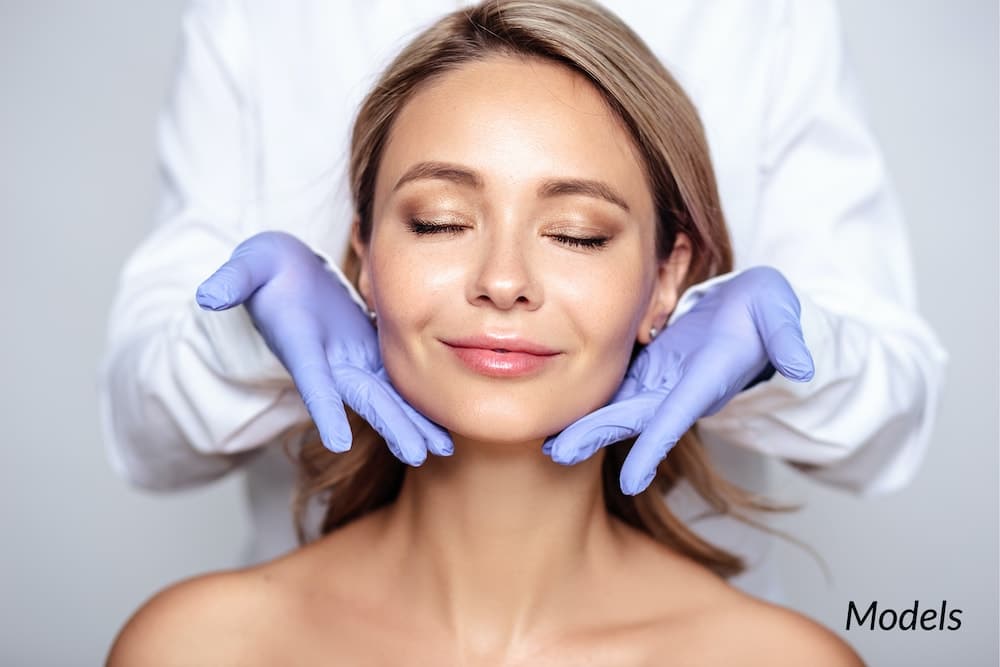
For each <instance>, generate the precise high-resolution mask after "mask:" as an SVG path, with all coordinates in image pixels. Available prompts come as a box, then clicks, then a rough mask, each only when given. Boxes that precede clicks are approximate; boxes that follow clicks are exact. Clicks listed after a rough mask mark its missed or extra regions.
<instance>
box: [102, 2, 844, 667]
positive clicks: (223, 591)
mask: <svg viewBox="0 0 1000 667" xmlns="http://www.w3.org/2000/svg"><path fill="white" fill-rule="evenodd" d="M350 168H351V182H352V189H353V196H354V202H355V209H356V219H355V223H354V230H353V236H352V243H351V251H350V252H349V256H348V258H347V260H346V262H345V271H346V273H347V275H349V276H350V277H351V278H352V280H354V281H355V283H356V285H357V287H358V289H359V291H360V292H361V294H362V296H363V297H364V299H365V301H366V302H367V303H368V305H369V307H370V308H371V310H372V312H373V314H374V319H375V321H376V323H377V327H378V332H379V343H380V349H381V352H382V359H383V361H384V364H385V368H384V370H385V373H386V374H387V376H388V377H389V379H391V381H392V383H393V384H394V386H395V387H396V388H397V390H398V391H399V393H400V394H401V395H402V396H403V397H404V398H405V399H406V400H407V401H408V402H409V404H410V405H412V406H414V407H415V408H416V409H417V410H419V411H420V412H421V413H422V414H424V415H426V416H427V417H428V418H429V419H431V420H433V421H434V422H436V423H437V424H439V425H441V426H442V427H444V428H446V429H447V430H448V431H449V433H450V435H451V438H452V441H453V443H454V452H453V454H452V455H451V456H441V457H430V458H428V460H427V461H426V463H425V464H424V465H423V466H422V467H420V468H412V469H411V468H404V466H403V464H401V463H399V462H398V461H397V460H396V459H394V458H393V457H392V456H391V454H389V453H388V452H387V451H386V447H385V445H384V444H382V443H380V442H378V441H377V435H376V434H375V432H374V430H373V429H371V427H369V426H368V425H367V424H365V423H363V422H362V421H360V420H359V419H357V417H356V416H354V415H352V429H353V432H354V440H355V444H354V447H353V448H352V450H351V451H350V452H348V453H346V454H343V455H334V454H331V453H330V452H328V451H327V450H326V449H325V448H323V446H322V444H321V443H319V442H318V440H317V438H315V437H314V436H313V437H309V438H307V439H306V440H307V441H306V442H305V444H303V445H302V448H301V450H300V452H299V459H300V464H301V480H300V494H299V497H298V498H297V502H296V512H297V514H298V518H299V522H300V527H302V526H303V525H304V513H305V509H306V507H307V505H308V503H309V502H310V501H315V502H318V503H319V504H320V505H321V506H322V505H325V507H326V514H325V518H324V520H323V522H322V532H323V533H324V535H323V536H322V537H321V538H320V539H317V540H315V541H313V542H311V543H309V544H307V545H306V546H303V547H302V548H300V549H298V550H297V551H295V552H293V553H292V554H289V555H288V556H285V557H283V558H280V559H277V560H275V561H272V562H270V563H266V564H264V565H261V566H258V567H254V568H248V569H245V570H240V571H235V572H224V573H215V574H211V575H206V576H203V577H198V578H195V579H192V580H189V581H186V582H182V583H180V584H177V585H175V586H172V587H171V588H169V589H167V590H165V591H163V592H161V593H160V594H158V595H157V596H155V597H154V598H153V599H152V600H150V601H149V602H148V603H146V605H144V606H143V607H142V608H141V609H140V610H139V611H138V612H137V613H136V615H135V616H134V617H133V618H132V619H131V620H130V621H129V623H128V624H127V625H126V627H125V628H124V629H123V631H122V633H121V634H120V636H119V637H118V639H117V641H116V643H115V646H114V647H113V649H112V652H111V656H110V659H109V662H110V664H112V665H129V664H137V665H138V664H141V665H156V664H174V663H183V664H241V665H242V664H265V665H266V664H313V663H316V664H346V665H357V664H384V665H401V664H406V665H410V664H413V665H449V664H467V663H470V662H476V663H480V662H481V663H483V664H530V665H538V664H581V663H586V664H607V665H645V664H650V665H652V664H709V665H715V664H720V665H731V664H740V665H744V664H758V663H759V664H767V665H781V664H789V665H802V664H809V665H858V664H861V663H860V660H859V659H858V658H857V656H856V655H855V654H854V653H853V651H851V649H850V648H849V647H848V646H847V645H846V644H845V643H843V642H842V641H841V640H840V639H839V638H837V637H836V635H834V634H833V633H831V632H829V631H828V630H826V629H824V628H823V627H821V626H819V625H818V624H816V623H813V622H812V621H809V620H808V619H806V618H804V617H802V616H800V615H798V614H795V613H792V612H790V611H787V610H784V609H782V608H779V607H776V606H773V605H769V604H766V603H763V602H760V601H757V600H754V599H753V598H750V597H748V596H746V595H744V594H743V593H740V592H738V591H737V590H736V589H734V588H732V587H730V586H729V585H727V584H726V583H725V581H724V577H726V576H729V575H731V574H734V573H736V572H738V571H739V570H740V568H741V566H742V565H741V563H740V562H739V559H737V558H735V557H734V556H732V555H730V554H727V553H725V552H723V551H721V550H718V549H716V548H714V547H712V546H711V545H710V544H707V543H706V542H704V541H703V540H701V539H699V538H698V537H697V536H696V535H694V534H693V533H692V532H690V531H689V530H688V529H687V528H686V527H685V526H684V525H683V524H682V523H681V522H679V521H677V520H676V519H675V518H674V517H672V516H671V515H670V513H669V512H668V511H667V510H666V507H665V506H664V505H663V503H662V500H661V499H660V495H659V494H660V493H662V492H663V491H665V490H667V489H669V488H671V487H672V486H673V485H674V484H676V483H677V482H678V481H680V480H685V481H686V482H687V483H690V484H691V485H692V486H693V487H694V488H695V489H696V490H697V491H699V492H700V493H701V494H702V495H703V496H705V498H706V499H707V500H708V501H709V502H710V503H712V504H713V505H714V506H715V507H717V508H718V509H719V510H720V511H732V512H735V511H736V510H735V508H736V507H739V506H745V507H766V505H764V504H763V503H760V502H758V501H755V500H753V499H751V498H749V497H747V496H746V495H744V494H741V493H740V492H739V491H738V490H737V489H734V488H733V487H730V486H729V485H727V484H725V482H724V481H723V480H721V479H719V478H717V477H716V476H714V475H713V473H712V471H711V468H710V467H709V466H708V464H707V462H706V461H705V460H704V458H703V456H702V454H701V450H700V449H699V444H698V442H697V440H696V439H695V437H694V435H693V434H688V435H687V436H686V437H685V439H684V440H683V441H682V442H681V443H680V444H679V445H678V446H677V447H676V448H675V450H674V451H673V452H672V453H671V455H670V456H669V457H668V459H667V460H666V461H665V462H664V463H663V464H662V465H661V466H660V469H659V471H658V475H657V478H656V479H655V480H654V484H653V487H651V489H650V490H649V491H647V492H645V493H643V494H641V495H639V496H636V497H630V496H625V495H624V494H622V493H621V492H620V490H619V487H618V482H617V480H618V469H619V468H620V465H621V462H622V459H623V458H624V453H625V452H626V451H627V446H628V443H619V444H618V445H614V446H612V447H610V448H607V449H606V450H604V451H603V452H599V453H598V454H597V455H595V456H593V457H591V458H589V459H587V460H584V461H582V462H580V463H578V464H577V465H572V466H565V467H563V466H559V465H557V464H554V463H553V462H552V460H551V459H549V458H548V457H547V456H545V455H544V454H543V453H542V451H541V447H542V444H543V443H544V441H545V439H546V437H547V436H548V435H551V434H553V433H556V432H558V431H560V430H562V429H563V428H565V427H566V426H567V425H568V424H570V423H572V422H573V421H575V420H576V419H578V418H579V417H580V416H582V415H584V414H587V413H589V412H591V411H593V410H594V409H596V408H598V407H600V406H602V405H604V404H606V403H607V402H608V401H609V400H610V399H611V398H612V395H613V393H614V392H615V390H616V389H617V388H618V387H619V386H620V385H622V378H623V376H624V375H625V371H626V369H627V368H628V367H629V362H630V360H631V359H632V358H633V357H634V355H636V354H637V353H640V350H641V346H642V345H644V344H646V343H648V342H649V341H650V340H651V338H652V337H654V336H655V335H656V333H657V332H658V331H659V330H661V329H662V328H663V326H664V325H665V322H666V321H667V319H668V317H669V316H670V313H671V312H672V310H673V308H674V306H675V305H676V302H677V299H678V298H679V296H680V294H681V293H682V292H683V290H684V289H685V288H686V287H687V286H688V285H690V284H693V283H695V282H699V281H702V280H704V279H706V278H708V277H710V276H712V275H714V274H717V273H721V272H725V271H728V270H729V269H730V265H731V261H732V260H731V254H730V249H729V242H728V238H727V236H726V230H725V225H724V221H723V218H722V213H721V208H720V206H719V200H718V194H717V192H716V187H715V181H714V177H713V174H712V170H711V163H710V160H709V155H708V149H707V147H706V144H705V140H704V137H703V133H702V129H701V126H700V123H699V121H698V118H697V114H696V112H695V110H694V108H693V106H692V105H691V104H690V102H689V101H688V99H687V98H686V96H685V95H684V93H683V91H681V89H680V88H679V87H678V86H677V84H676V83H675V82H674V80H673V79H672V78H671V77H670V75H669V74H668V73H667V72H666V71H665V70H664V69H663V67H662V65H661V64H659V63H658V62H657V61H656V59H655V57H653V56H652V54H651V53H650V52H649V50H648V49H647V48H646V47H645V45H643V44H642V43H641V41H640V40H639V39H638V38H637V37H636V36H635V35H634V34H633V33H632V32H631V31H630V30H629V29H628V28H627V27H625V26H624V25H623V24H621V23H620V22H619V21H618V20H617V19H616V18H615V17H613V16H612V15H610V14H609V13H607V12H606V11H604V10H602V9H600V8H599V7H596V6H594V5H592V4H589V3H584V2H580V1H571V0H560V1H558V2H549V3H544V4H542V3H533V2H517V1H506V2H505V1H499V2H498V1H489V2H485V3H483V4H481V5H478V6H476V7H474V8H471V9H467V10H461V11H458V12H455V13H453V14H451V15H449V16H446V17H445V18H443V19H441V20H440V21H438V22H437V23H435V24H434V25H433V26H431V27H430V28H429V29H428V30H427V31H425V32H424V33H422V34H421V35H419V36H418V37H417V38H416V39H415V40H414V41H413V42H412V43H411V44H410V45H409V46H408V47H407V48H406V49H405V50H404V51H403V52H402V53H401V54H400V55H399V56H398V58H397V59H396V60H395V61H394V62H393V63H392V64H391V65H390V66H389V68H388V69H387V71H386V72H385V74H384V75H383V77H382V78H381V80H380V81H379V82H378V83H376V85H375V87H374V89H373V90H372V92H371V93H370V94H369V96H368V97H367V98H366V100H365V102H364V104H363V105H362V108H361V110H360V113H359V116H358V119H357V122H356V124H355V127H354V134H353V141H352V155H351V166H350ZM275 242H292V241H291V240H290V239H288V238H287V237H281V236H280V235H276V237H275ZM595 314H600V317H595ZM719 326H725V323H719ZM623 386H624V387H628V386H629V383H628V382H626V383H625V384H624V385H623ZM302 532H303V534H304V532H305V531H304V530H303V531H302ZM332 564H337V567H332V566H331V565H332ZM345 564H346V566H345ZM650 582H657V583H656V585H651V584H650Z"/></svg>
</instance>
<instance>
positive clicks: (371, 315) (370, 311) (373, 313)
mask: <svg viewBox="0 0 1000 667" xmlns="http://www.w3.org/2000/svg"><path fill="white" fill-rule="evenodd" d="M375 317H376V315H375V311H374V310H371V309H369V310H368V319H370V320H371V321H372V322H374V321H375Z"/></svg>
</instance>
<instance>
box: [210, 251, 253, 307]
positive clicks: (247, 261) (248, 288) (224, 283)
mask: <svg viewBox="0 0 1000 667" xmlns="http://www.w3.org/2000/svg"><path fill="white" fill-rule="evenodd" d="M270 278H271V270H270V266H269V264H268V263H267V262H264V261H262V259H261V257H260V256H257V255H254V254H250V253H247V254H243V255H238V254H234V255H233V257H232V258H230V259H229V261H227V262H226V263H225V264H223V265H222V266H220V267H219V268H218V270H216V272H215V273H213V274H212V275H211V276H209V277H208V278H207V279H206V280H205V281H204V282H203V283H202V284H201V285H199V286H198V291H197V292H196V293H195V300H197V302H198V305H199V306H201V307H202V308H208V309H209V310H226V309H228V308H232V307H233V306H238V305H240V304H241V303H243V302H244V301H246V300H247V299H249V298H250V297H251V296H252V295H253V293H254V292H256V291H257V289H258V288H259V287H260V286H261V285H263V284H264V283H265V282H267V281H268V280H269V279H270Z"/></svg>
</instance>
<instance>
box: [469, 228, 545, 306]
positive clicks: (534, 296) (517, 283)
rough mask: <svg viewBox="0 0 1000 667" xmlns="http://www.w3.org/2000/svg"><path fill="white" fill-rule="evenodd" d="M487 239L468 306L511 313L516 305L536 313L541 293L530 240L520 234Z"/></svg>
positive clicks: (476, 270)
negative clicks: (488, 307)
mask: <svg viewBox="0 0 1000 667" xmlns="http://www.w3.org/2000/svg"><path fill="white" fill-rule="evenodd" d="M488 236H490V237H491V238H488V239H484V241H486V243H484V244H483V248H482V249H481V251H480V253H479V258H478V262H477V266H476V268H475V270H474V276H473V278H472V280H470V286H469V289H470V292H469V300H470V302H471V303H472V304H473V305H476V306H482V305H492V306H493V307H495V308H499V309H500V310H510V309H512V308H514V307H515V306H518V305H519V304H520V307H523V308H525V309H527V310H535V309H536V308H538V306H539V305H541V296H542V293H541V292H542V290H541V285H540V284H539V282H538V276H537V267H536V266H535V265H534V261H533V259H532V253H531V244H530V242H529V240H528V239H526V238H522V237H521V235H520V234H519V233H502V234H501V233H495V234H492V235H488ZM501 237H502V238H501Z"/></svg>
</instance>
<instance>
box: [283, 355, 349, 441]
mask: <svg viewBox="0 0 1000 667" xmlns="http://www.w3.org/2000/svg"><path fill="white" fill-rule="evenodd" d="M282 352H283V353H282V355H280V356H281V358H282V363H283V364H284V365H285V368H287V369H288V372H289V374H290V375H291V376H292V380H293V381H294V382H295V387H296V389H298V391H299V394H300V395H301V396H302V402H303V403H305V406H306V409H307V410H308V411H309V416H311V417H312V420H313V422H315V424H316V428H317V430H319V435H320V439H321V440H322V441H323V445H324V446H325V447H326V448H327V449H329V450H330V451H334V452H346V451H347V450H348V449H350V448H351V441H352V440H353V436H352V435H351V425H350V423H349V422H348V421H347V412H346V411H345V410H344V401H343V399H342V398H341V396H340V394H339V392H338V391H337V388H336V384H335V382H334V377H333V374H332V373H331V371H330V366H329V364H328V363H327V360H326V354H325V352H324V351H323V347H322V345H320V343H319V341H318V339H315V338H312V337H309V336H304V337H301V338H299V339H298V340H296V341H295V345H287V346H283V349H282Z"/></svg>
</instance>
